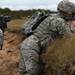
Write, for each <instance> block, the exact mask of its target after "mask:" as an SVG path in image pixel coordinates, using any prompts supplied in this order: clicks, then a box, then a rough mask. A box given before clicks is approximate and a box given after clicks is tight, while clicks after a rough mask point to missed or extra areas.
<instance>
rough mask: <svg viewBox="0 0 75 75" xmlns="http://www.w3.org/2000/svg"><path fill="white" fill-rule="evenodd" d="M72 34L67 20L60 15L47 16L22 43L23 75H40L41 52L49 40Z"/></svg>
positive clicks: (21, 61)
mask: <svg viewBox="0 0 75 75" xmlns="http://www.w3.org/2000/svg"><path fill="white" fill-rule="evenodd" d="M65 34H66V35H67V34H68V35H69V34H71V30H70V28H69V26H68V25H67V24H66V22H65V21H64V20H63V19H62V18H60V17H59V16H58V15H54V16H53V15H52V16H49V17H47V18H46V19H45V20H44V21H43V22H42V23H41V24H40V25H39V26H38V27H37V29H36V30H35V31H34V33H33V34H32V35H31V36H29V37H28V38H27V39H25V40H24V41H23V43H22V45H21V49H20V53H21V58H20V73H21V74H22V75H40V74H38V73H39V72H40V64H39V62H40V60H39V56H40V52H41V48H43V49H45V48H46V47H47V46H48V42H49V40H50V41H53V40H54V39H55V38H56V37H62V36H63V35H65Z"/></svg>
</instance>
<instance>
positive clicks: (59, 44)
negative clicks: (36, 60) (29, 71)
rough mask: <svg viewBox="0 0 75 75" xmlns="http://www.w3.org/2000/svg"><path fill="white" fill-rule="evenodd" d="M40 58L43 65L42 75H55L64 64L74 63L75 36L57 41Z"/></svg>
mask: <svg viewBox="0 0 75 75" xmlns="http://www.w3.org/2000/svg"><path fill="white" fill-rule="evenodd" d="M42 58H43V61H44V63H45V70H44V72H45V74H44V75H57V74H56V73H57V72H59V71H60V70H62V69H63V67H64V64H65V63H66V62H70V61H75V36H73V37H65V38H62V39H57V40H56V41H55V42H54V43H52V44H51V45H50V46H49V47H48V49H47V51H46V52H45V53H43V54H42ZM51 73H52V74H51Z"/></svg>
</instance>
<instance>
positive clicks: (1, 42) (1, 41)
mask: <svg viewBox="0 0 75 75" xmlns="http://www.w3.org/2000/svg"><path fill="white" fill-rule="evenodd" d="M3 41H4V36H3V31H2V30H1V29H0V49H2V46H3Z"/></svg>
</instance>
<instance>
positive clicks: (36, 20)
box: [22, 12, 49, 36]
mask: <svg viewBox="0 0 75 75" xmlns="http://www.w3.org/2000/svg"><path fill="white" fill-rule="evenodd" d="M48 16H49V14H47V13H46V14H45V13H44V12H35V13H34V14H33V15H32V16H31V17H30V18H29V19H28V21H27V22H26V23H25V24H24V26H23V27H22V32H23V33H25V35H27V36H30V35H31V34H33V32H34V30H35V29H36V28H37V27H38V26H39V24H40V23H41V22H42V21H43V20H44V19H45V18H47V17H48Z"/></svg>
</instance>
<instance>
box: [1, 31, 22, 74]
mask: <svg viewBox="0 0 75 75" xmlns="http://www.w3.org/2000/svg"><path fill="white" fill-rule="evenodd" d="M4 38H5V40H4V45H3V50H0V75H19V70H18V66H19V48H20V43H21V40H22V35H20V34H18V33H12V32H10V33H9V32H5V33H4Z"/></svg>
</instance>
